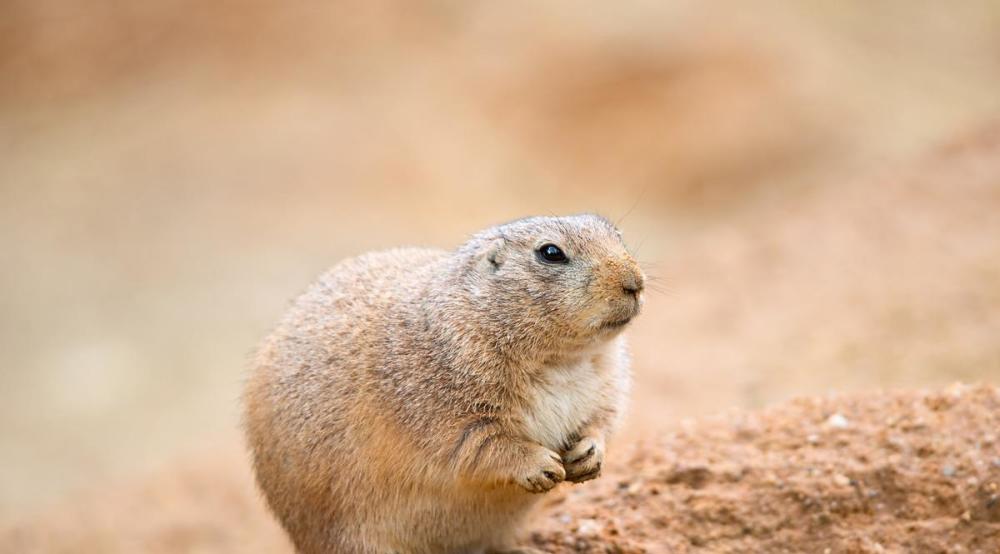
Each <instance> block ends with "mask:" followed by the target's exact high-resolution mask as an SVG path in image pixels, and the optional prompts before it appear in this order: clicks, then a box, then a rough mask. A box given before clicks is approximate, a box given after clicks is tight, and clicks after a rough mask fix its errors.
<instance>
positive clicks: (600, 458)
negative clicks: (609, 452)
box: [562, 437, 604, 483]
mask: <svg viewBox="0 0 1000 554" xmlns="http://www.w3.org/2000/svg"><path fill="white" fill-rule="evenodd" d="M562 461H563V466H565V468H566V480H567V481H571V482H573V483H582V482H584V481H589V480H591V479H593V478H595V477H597V476H598V475H600V474H601V466H603V465H604V441H603V440H601V439H600V438H598V437H583V438H582V439H580V442H578V443H576V444H575V445H574V446H573V448H571V449H569V451H568V452H566V453H565V454H564V455H563V457H562Z"/></svg>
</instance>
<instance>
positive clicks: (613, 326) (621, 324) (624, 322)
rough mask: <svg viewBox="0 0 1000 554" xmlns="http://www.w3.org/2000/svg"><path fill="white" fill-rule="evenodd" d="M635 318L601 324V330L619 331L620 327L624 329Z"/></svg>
mask: <svg viewBox="0 0 1000 554" xmlns="http://www.w3.org/2000/svg"><path fill="white" fill-rule="evenodd" d="M632 317H633V316H628V317H626V318H624V319H611V320H608V321H605V322H604V323H601V329H618V328H619V327H624V326H625V325H627V324H628V322H630V321H632Z"/></svg>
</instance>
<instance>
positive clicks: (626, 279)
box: [593, 252, 646, 327]
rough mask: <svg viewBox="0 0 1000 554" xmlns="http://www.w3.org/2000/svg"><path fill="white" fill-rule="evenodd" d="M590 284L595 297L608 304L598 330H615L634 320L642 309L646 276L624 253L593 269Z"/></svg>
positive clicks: (611, 257)
mask: <svg viewBox="0 0 1000 554" xmlns="http://www.w3.org/2000/svg"><path fill="white" fill-rule="evenodd" d="M594 271H595V275H594V281H593V282H594V283H596V284H597V286H598V287H599V288H600V290H599V291H598V293H599V294H598V296H599V297H601V298H604V299H605V300H606V301H607V304H608V314H607V316H606V317H605V318H604V320H603V321H602V322H601V326H602V327H619V326H622V325H624V324H626V323H628V322H629V321H631V320H632V318H633V317H635V316H636V315H637V314H638V313H639V310H640V309H641V308H642V302H643V294H642V293H643V290H644V289H645V286H646V276H645V275H644V274H643V272H642V269H640V268H639V264H638V263H637V262H636V261H635V259H633V258H632V256H631V255H629V254H628V253H627V252H621V253H616V254H615V255H610V256H608V258H607V259H606V260H604V261H603V263H601V264H599V265H598V266H597V267H596V268H595V270H594Z"/></svg>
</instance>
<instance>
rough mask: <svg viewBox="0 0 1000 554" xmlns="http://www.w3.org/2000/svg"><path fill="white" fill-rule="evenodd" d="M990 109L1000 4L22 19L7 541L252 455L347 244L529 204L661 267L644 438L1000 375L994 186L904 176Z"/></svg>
mask: <svg viewBox="0 0 1000 554" xmlns="http://www.w3.org/2000/svg"><path fill="white" fill-rule="evenodd" d="M998 91H1000V5H998V4H997V3H996V2H989V1H982V2H976V1H969V2H962V3H948V4H944V3H935V2H912V1H887V2H879V3H868V2H864V3H863V2H836V3H831V2H821V1H818V0H806V1H796V2H785V3H779V2H766V1H765V2H757V3H754V6H753V9H752V10H750V9H747V8H746V4H744V3H741V2H727V1H721V2H712V3H704V2H693V1H692V2H687V1H670V2H634V3H630V4H626V5H622V4H620V3H605V2H579V1H573V2H570V1H561V0H557V1H553V2H547V3H544V5H540V4H538V3H531V2H503V3H474V2H450V1H427V2H403V1H391V0H390V1H378V2H362V1H352V0H346V1H340V0H338V1H333V2H319V1H316V2H307V1H291V2H282V1H278V0H243V1H239V2H236V1H232V0H213V1H204V0H199V1H195V0H153V1H148V2H118V1H112V0H104V1H98V2H87V3H80V2H73V1H70V0H3V2H0V467H2V468H3V471H2V472H0V521H3V520H10V519H14V518H20V517H23V516H26V515H27V514H31V513H34V512H37V511H38V510H41V509H43V508H44V507H46V506H49V505H51V504H53V503H55V502H57V501H58V500H59V499H61V498H63V497H66V496H67V495H70V494H72V493H74V492H75V491H80V490H86V489H90V488H94V487H97V486H99V484H101V483H106V482H109V481H113V480H116V479H118V478H120V476H127V475H135V474H139V473H142V472H145V471H150V470H153V469H155V468H157V467H163V466H166V465H169V464H170V463H171V460H172V459H173V458H174V457H176V456H178V455H180V454H181V453H184V452H192V451H205V449H210V448H212V447H213V445H217V444H234V445H235V444H237V441H238V433H237V425H238V415H239V408H238V396H239V390H240V383H241V379H242V376H243V374H244V372H245V370H246V367H247V360H248V357H249V355H250V353H251V352H252V351H253V349H254V346H255V344H256V343H257V341H258V340H259V339H260V338H261V337H262V336H263V335H264V334H265V333H266V332H267V331H268V329H269V327H270V325H272V324H273V323H274V322H275V321H276V320H277V318H278V317H279V316H280V314H281V313H282V311H283V309H284V307H285V306H286V305H287V303H288V301H289V300H290V299H291V298H293V297H294V296H295V295H296V294H297V293H298V292H299V291H300V290H302V289H303V288H304V287H305V286H306V285H307V284H308V283H309V281H310V280H311V279H312V278H313V277H314V276H315V275H316V274H318V273H319V272H321V271H322V270H323V269H325V268H326V267H328V266H330V265H332V264H334V263H335V262H337V261H338V260H340V259H342V258H344V257H346V256H351V255H354V254H358V253H361V252H364V251H367V250H371V249H377V248H386V247H390V246H399V245H429V246H439V247H444V248H450V247H453V246H455V245H457V244H458V243H460V242H461V241H462V240H463V237H465V236H466V235H468V234H470V233H472V232H474V231H475V230H477V229H479V228H482V227H485V226H488V225H492V224H494V223H497V222H501V221H504V220H507V219H511V218H515V217H520V216H524V215H529V214H546V213H572V212H579V211H596V212H599V213H602V214H604V215H606V216H608V217H610V218H612V219H616V220H619V221H620V226H621V227H622V228H623V230H624V232H625V236H626V239H627V240H628V242H629V243H630V245H631V247H632V249H633V250H634V251H635V252H636V253H637V257H638V258H639V259H640V260H641V261H642V263H643V264H644V266H645V267H646V270H647V272H648V273H649V274H651V275H653V276H655V277H656V283H655V288H656V289H658V290H651V291H650V294H649V296H648V298H647V304H646V313H645V314H644V316H643V317H642V318H640V319H639V320H638V321H637V323H636V324H635V326H634V328H633V329H632V331H630V332H631V335H632V343H633V355H634V365H635V372H636V379H637V387H636V394H635V401H634V407H633V411H632V415H631V424H630V425H629V426H628V428H627V429H626V431H625V434H626V435H627V436H635V435H637V434H640V433H643V432H648V431H650V430H654V429H656V428H657V427H661V426H668V425H674V424H676V422H677V421H678V420H679V419H680V418H684V417H692V416H698V415H703V414H708V413H712V412H718V411H720V410H725V409H728V408H731V407H746V408H752V407H757V406H761V405H763V404H767V403H771V402H775V401H778V400H781V399H784V398H788V397H791V396H794V395H812V394H827V393H828V392H830V391H851V390H860V389H876V388H900V387H920V386H930V385H937V384H941V383H947V382H951V381H955V380H966V381H991V382H994V383H997V382H1000V340H998V337H1000V222H998V220H1000V218H998V217H997V213H998V209H1000V182H998V181H997V179H996V176H997V175H1000V173H998V172H994V173H993V174H992V175H993V177H988V176H987V177H984V176H982V174H981V173H977V172H976V171H974V170H972V171H969V172H967V173H963V172H960V173H958V174H956V173H954V172H952V173H948V174H946V175H944V176H941V175H940V172H937V173H936V171H937V170H936V169H935V167H936V166H935V165H934V164H933V163H931V162H932V161H933V160H931V162H926V163H924V164H923V165H921V164H919V163H918V164H914V163H912V161H913V160H920V159H926V158H925V157H923V156H924V155H925V153H927V152H936V151H938V150H937V149H940V148H942V147H943V148H945V149H948V148H952V149H955V148H959V149H960V148H961V144H960V143H959V144H957V145H956V143H954V141H953V139H954V137H960V136H967V135H968V134H969V133H972V134H973V135H974V134H975V133H976V132H977V131H976V130H977V129H982V128H985V127H987V126H988V125H989V124H990V122H991V121H993V120H994V119H995V118H996V116H997V115H998V114H1000V93H998ZM942 145H944V146H942ZM901 168H909V169H901ZM942 181H946V182H947V183H948V184H949V186H942V185H941V182H942ZM232 460H233V464H234V469H233V471H244V469H243V468H242V467H235V466H240V465H241V464H242V463H243V461H242V459H241V457H240V456H239V455H236V456H233V458H232Z"/></svg>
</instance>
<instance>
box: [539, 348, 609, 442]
mask: <svg viewBox="0 0 1000 554" xmlns="http://www.w3.org/2000/svg"><path fill="white" fill-rule="evenodd" d="M614 364H615V360H614V358H612V357H606V356H600V355H595V356H585V357H584V358H583V359H582V360H581V361H580V362H578V363H576V364H573V365H567V366H558V367H553V368H549V369H547V370H546V373H545V379H544V381H543V382H541V383H540V384H539V385H537V386H536V388H535V389H534V390H533V391H532V396H531V398H529V402H528V406H527V408H526V410H525V414H524V421H525V432H526V433H527V434H528V436H529V437H530V438H532V439H534V440H537V441H538V442H539V443H541V444H543V445H544V446H545V447H547V448H549V449H551V450H555V451H559V450H562V449H564V448H567V447H568V446H570V445H568V444H566V442H567V440H568V439H569V437H570V436H571V435H573V434H574V433H577V432H579V431H580V430H581V428H582V427H583V426H584V425H586V424H587V423H588V422H589V421H590V420H591V419H592V418H593V416H594V415H595V414H596V413H597V412H598V411H599V410H600V409H601V408H602V407H605V406H607V404H608V403H609V402H613V398H614V397H615V396H616V391H614V390H613V389H614V387H615V386H616V383H615V382H614V378H613V373H614V372H615V371H616V368H615V367H614Z"/></svg>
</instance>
